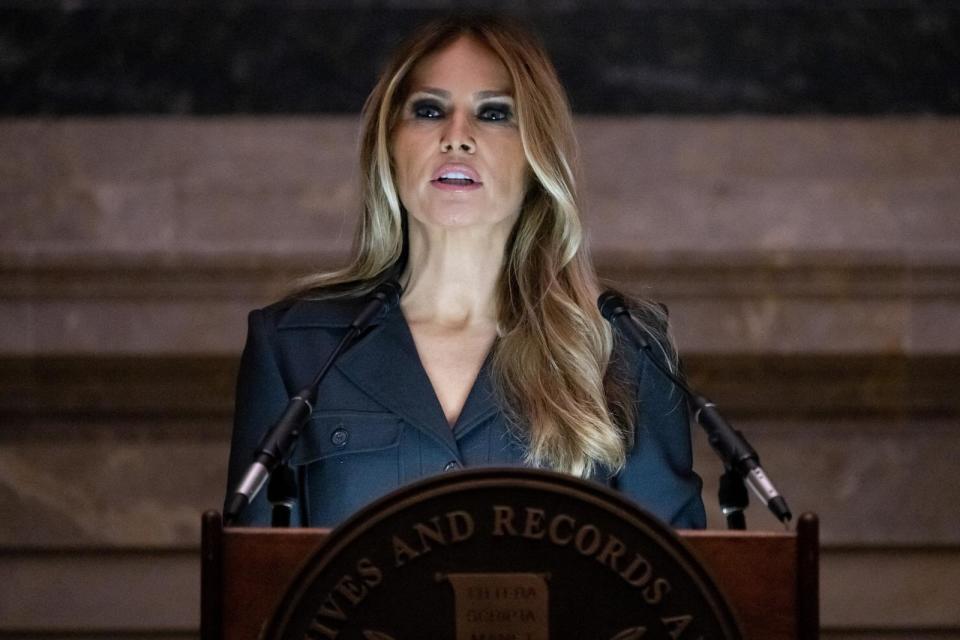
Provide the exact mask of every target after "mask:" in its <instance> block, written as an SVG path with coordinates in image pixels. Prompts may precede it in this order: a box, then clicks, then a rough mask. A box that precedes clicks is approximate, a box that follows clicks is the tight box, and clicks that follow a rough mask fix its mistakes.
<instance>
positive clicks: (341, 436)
mask: <svg viewBox="0 0 960 640" xmlns="http://www.w3.org/2000/svg"><path fill="white" fill-rule="evenodd" d="M349 439H350V434H349V433H347V430H346V429H337V430H336V431H334V432H333V433H331V434H330V442H332V443H333V444H334V446H337V447H342V446H343V445H345V444H347V440H349Z"/></svg>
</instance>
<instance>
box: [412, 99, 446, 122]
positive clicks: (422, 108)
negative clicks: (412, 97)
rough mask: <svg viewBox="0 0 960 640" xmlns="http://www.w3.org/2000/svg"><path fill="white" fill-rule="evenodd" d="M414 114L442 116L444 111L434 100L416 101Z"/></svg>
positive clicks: (419, 115) (418, 115)
mask: <svg viewBox="0 0 960 640" xmlns="http://www.w3.org/2000/svg"><path fill="white" fill-rule="evenodd" d="M412 111H413V115H414V117H417V118H431V119H432V118H442V117H443V111H442V110H441V109H440V106H439V105H437V104H434V103H432V102H415V103H414V104H413V109H412Z"/></svg>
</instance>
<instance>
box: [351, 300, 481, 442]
mask: <svg viewBox="0 0 960 640" xmlns="http://www.w3.org/2000/svg"><path fill="white" fill-rule="evenodd" d="M336 367H337V369H339V370H340V372H341V373H342V374H343V375H344V376H346V377H347V378H348V379H349V380H350V381H351V382H353V383H354V384H355V385H357V386H358V387H359V388H361V389H362V390H363V391H364V392H365V393H366V394H368V395H369V396H371V397H372V398H373V399H374V400H376V401H377V402H378V403H380V404H382V405H383V406H385V407H387V408H388V409H389V410H390V411H392V412H394V413H396V414H397V415H399V416H401V417H402V418H403V419H404V420H405V421H406V422H407V423H409V424H411V425H412V426H414V427H415V428H417V429H420V430H421V431H423V432H424V433H426V434H427V435H428V436H429V437H431V438H433V439H434V440H436V441H437V442H439V443H440V444H442V445H443V446H445V447H446V448H447V449H449V450H450V452H451V453H452V454H453V455H454V456H456V457H457V458H458V459H459V457H460V451H459V449H458V447H457V444H456V441H455V440H454V437H453V432H452V431H451V429H450V427H449V426H448V425H447V420H446V417H445V416H444V414H443V409H442V408H441V406H440V402H439V401H438V400H437V396H436V393H435V392H434V390H433V386H432V385H431V384H430V379H429V378H428V377H427V374H426V372H425V371H424V369H423V365H422V364H421V362H420V356H419V355H418V354H417V347H416V345H415V344H414V342H413V336H412V335H411V334H410V328H409V327H408V326H407V323H406V320H405V319H404V317H403V313H402V312H401V311H400V308H399V306H398V307H396V308H394V309H393V310H391V311H390V312H389V313H388V314H387V315H386V316H385V317H384V318H383V319H382V320H381V321H380V323H379V324H378V325H377V326H376V327H374V328H373V329H371V330H370V332H369V333H367V334H366V335H365V336H363V337H362V338H361V339H360V340H359V341H358V342H357V343H356V344H354V346H353V347H351V348H350V349H349V350H348V351H347V352H346V353H344V354H343V355H342V356H341V357H340V359H339V360H337V363H336ZM471 395H472V394H471ZM468 404H469V402H468Z"/></svg>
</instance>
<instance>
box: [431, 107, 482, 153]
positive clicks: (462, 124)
mask: <svg viewBox="0 0 960 640" xmlns="http://www.w3.org/2000/svg"><path fill="white" fill-rule="evenodd" d="M447 122H448V124H447V126H446V127H444V129H443V132H442V133H441V136H440V151H441V152H443V153H447V152H450V151H453V150H455V149H456V150H457V151H462V152H464V153H474V152H475V151H476V150H477V141H476V140H475V139H474V137H473V129H472V127H471V126H470V122H469V120H468V118H466V117H465V116H462V115H459V114H454V115H453V116H451V117H450V119H449V120H448V121H447Z"/></svg>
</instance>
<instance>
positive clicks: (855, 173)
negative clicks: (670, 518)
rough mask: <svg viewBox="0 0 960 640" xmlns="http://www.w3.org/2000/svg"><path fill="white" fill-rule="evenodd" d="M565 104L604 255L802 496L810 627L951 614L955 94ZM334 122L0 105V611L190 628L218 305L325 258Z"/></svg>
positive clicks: (217, 438)
mask: <svg viewBox="0 0 960 640" xmlns="http://www.w3.org/2000/svg"><path fill="white" fill-rule="evenodd" d="M577 126H578V130H579V134H580V138H581V141H582V146H583V151H582V155H583V159H584V161H585V166H586V175H585V185H586V190H587V207H586V212H585V216H584V217H585V223H586V225H587V228H588V231H589V239H590V245H591V248H592V251H593V255H594V258H595V260H596V262H597V264H598V265H599V267H600V269H601V271H602V273H603V274H604V275H605V276H607V277H609V278H611V279H614V280H616V281H618V282H620V283H622V284H624V285H625V286H626V288H628V289H631V290H633V291H636V292H640V293H643V294H646V295H648V296H650V297H653V298H656V299H658V300H661V301H664V302H666V303H667V304H668V305H669V307H670V309H671V318H672V324H673V329H674V333H675V334H676V336H677V339H678V342H679V344H680V347H681V349H682V351H683V353H684V354H685V361H686V365H687V369H688V370H689V372H690V374H691V377H692V379H693V381H694V382H695V383H696V385H698V386H699V387H700V388H701V389H703V390H704V391H705V392H707V393H708V395H710V396H711V397H713V399H714V400H716V401H717V403H718V404H719V405H720V406H721V407H722V408H724V409H725V410H726V413H727V415H728V417H730V418H731V419H732V420H733V421H734V422H735V424H736V425H737V426H738V427H739V428H740V429H742V430H743V431H745V432H746V433H747V434H748V436H749V437H750V439H751V441H752V442H753V443H754V445H755V446H756V448H757V449H758V450H759V451H760V453H761V455H762V457H763V460H764V463H765V466H766V468H767V470H768V471H769V472H770V473H771V474H773V475H774V477H775V479H776V480H777V482H778V485H779V486H780V488H781V490H783V492H784V493H785V494H786V495H787V497H788V498H789V499H790V501H791V506H793V508H794V510H795V511H796V512H799V511H803V510H814V511H816V512H818V513H819V514H820V515H821V518H822V527H823V540H824V550H823V574H822V587H823V589H822V592H823V595H822V617H823V622H824V636H825V637H828V638H843V639H844V640H854V639H856V640H861V639H867V638H881V637H882V638H888V639H889V638H904V639H906V638H920V639H923V638H938V639H942V638H960V614H958V609H957V607H956V603H955V600H956V597H955V590H956V585H957V584H960V511H958V510H957V508H956V503H957V502H958V500H960V479H958V476H957V473H956V468H957V466H956V462H955V461H956V460H957V459H960V425H958V416H960V400H958V399H957V397H956V394H955V389H956V388H957V387H958V384H957V383H958V382H960V216H958V203H960V173H958V171H957V169H956V168H957V167H958V166H960V120H958V119H957V118H949V117H939V118H933V117H902V118H882V119H862V118H841V117H816V118H814V117H792V118H788V117H770V116H766V117H764V116H749V117H748V116H715V117H695V118H694V117H691V118H679V117H599V116H597V117H580V118H578V122H577ZM356 127H357V122H356V119H355V118H354V117H347V116H318V117H303V118H291V117H283V118H278V117H272V118H259V119H255V118H243V117H221V118H206V119H199V118H173V119H168V118H151V117H144V118H134V117H117V118H110V119H103V120H97V119H82V118H81V119H58V120H52V119H42V118H22V119H15V120H5V121H0V228H2V229H3V233H2V237H0V425H2V427H0V522H3V523H4V524H3V526H2V528H0V556H2V563H3V566H4V575H5V579H4V580H2V581H0V637H23V638H60V637H67V636H69V637H71V638H78V637H84V638H85V637H129V638H134V637H144V636H146V635H149V636H150V637H163V638H166V637H170V638H175V637H194V636H195V635H196V626H197V620H198V587H199V582H198V562H197V552H198V540H199V537H198V530H199V514H200V513H201V511H202V510H204V509H206V508H210V507H217V506H218V505H219V503H220V500H221V499H222V495H223V491H224V478H225V465H226V453H227V439H228V437H229V430H230V413H231V406H232V393H233V388H232V385H233V378H234V375H235V370H236V365H237V356H238V353H239V350H240V348H241V346H242V340H243V332H244V328H245V313H246V311H247V310H249V309H250V308H253V307H256V306H259V305H263V304H266V303H267V302H269V301H271V300H272V299H275V298H276V297H278V296H279V295H281V294H282V293H283V291H284V288H285V287H286V286H288V284H289V283H290V281H291V280H292V279H294V278H295V277H296V276H298V275H302V274H304V273H307V272H309V271H311V270H314V269H319V268H324V267H329V266H332V265H334V264H336V263H338V262H339V261H342V260H343V258H344V256H345V255H346V251H347V248H348V246H349V241H350V235H351V230H352V224H353V222H352V221H353V214H354V212H355V211H356V195H355V194H356V184H355V177H356V173H355V170H354V166H355V160H354V156H355V147H356V144H355V143H356V135H357V133H356V131H357V129H356ZM695 443H696V456H697V458H696V464H697V468H698V470H699V471H700V473H701V474H702V475H703V476H704V478H705V480H706V482H707V488H706V489H705V493H704V496H705V501H706V503H707V505H708V511H710V520H711V525H712V526H715V527H720V526H722V525H721V518H720V517H719V514H718V513H717V508H716V505H715V499H714V496H715V480H716V476H717V474H718V472H719V469H718V464H717V463H716V460H715V458H714V457H713V454H712V452H710V451H709V448H708V447H707V446H706V443H705V438H704V437H703V436H702V434H700V433H699V432H698V433H695ZM748 519H749V522H750V524H751V526H752V527H753V528H758V529H767V528H772V527H774V526H775V525H776V523H775V522H774V520H773V518H772V517H771V516H769V515H768V514H766V513H765V512H763V511H762V510H761V509H760V508H759V507H758V506H756V505H754V506H753V507H752V508H751V509H750V511H749V512H748Z"/></svg>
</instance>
